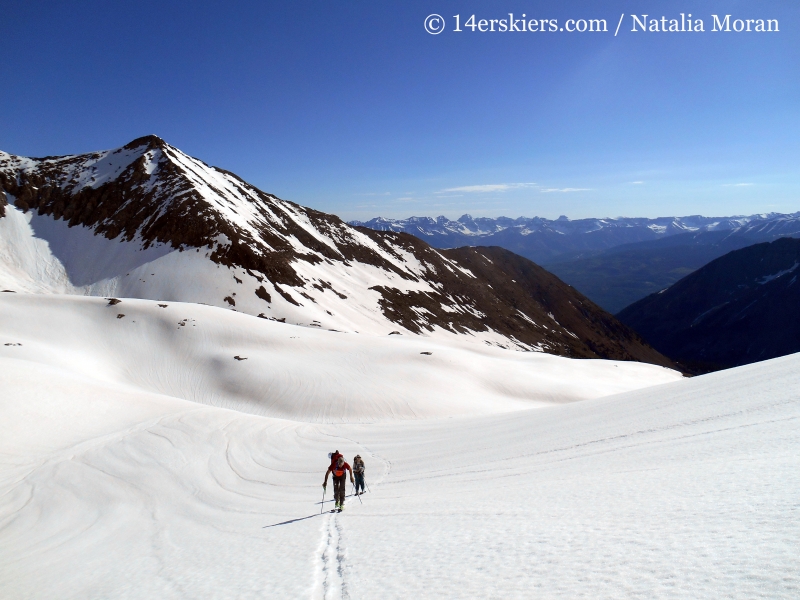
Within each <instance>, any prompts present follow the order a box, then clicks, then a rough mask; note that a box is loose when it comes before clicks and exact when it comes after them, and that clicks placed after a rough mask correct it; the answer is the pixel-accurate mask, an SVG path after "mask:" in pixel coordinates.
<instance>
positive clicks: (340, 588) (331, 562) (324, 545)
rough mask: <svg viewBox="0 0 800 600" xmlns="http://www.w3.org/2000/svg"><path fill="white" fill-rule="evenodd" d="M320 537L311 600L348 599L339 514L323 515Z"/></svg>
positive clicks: (344, 555) (344, 552)
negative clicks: (314, 583)
mask: <svg viewBox="0 0 800 600" xmlns="http://www.w3.org/2000/svg"><path fill="white" fill-rule="evenodd" d="M321 534H322V535H321V539H320V544H319V548H318V549H317V569H316V573H315V580H316V585H315V587H314V590H313V592H312V594H311V598H312V600H349V599H350V594H349V593H348V590H347V578H346V576H345V573H346V571H347V561H346V549H345V545H344V541H343V537H344V536H343V530H342V524H341V515H340V514H339V513H331V514H328V515H326V516H325V520H324V522H323V524H322V527H321Z"/></svg>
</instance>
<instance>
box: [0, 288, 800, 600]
mask: <svg viewBox="0 0 800 600" xmlns="http://www.w3.org/2000/svg"><path fill="white" fill-rule="evenodd" d="M167 304H168V306H167V307H166V308H162V307H160V306H158V303H156V302H152V301H146V300H130V299H122V302H121V303H119V304H116V305H114V306H108V305H107V303H106V302H105V301H104V300H102V299H100V298H85V297H65V296H56V295H36V294H9V293H4V294H0V389H2V394H0V423H2V425H0V427H2V429H1V430H0V433H2V435H0V498H2V499H3V500H2V502H0V590H2V591H3V593H2V596H3V598H9V599H18V598H19V599H21V598H43V599H49V598H58V599H71V598H76V599H77V598H326V599H327V598H333V599H339V598H353V599H355V598H409V597H417V598H483V597H486V598H628V597H633V598H692V599H694V598H796V597H798V595H800V573H799V572H798V569H797V551H798V543H800V519H798V518H797V517H798V515H797V512H798V492H800V468H798V467H800V458H798V457H800V427H798V423H800V380H799V379H798V378H797V376H796V373H797V371H798V368H800V355H792V356H788V357H784V358H780V359H775V360H771V361H767V362H763V363H757V364H753V365H748V366H746V367H740V368H737V369H731V370H728V371H723V372H719V373H714V374H711V375H706V376H703V377H696V378H692V379H683V378H681V377H679V376H677V374H675V373H673V372H670V371H668V370H665V369H660V368H658V367H653V366H650V365H641V364H635V363H615V362H610V361H576V360H569V359H563V358H558V357H554V356H548V355H542V354H533V353H509V352H503V351H500V350H495V349H491V348H487V349H482V351H480V352H479V350H478V348H477V347H476V346H475V345H472V344H470V345H457V344H455V343H450V344H446V343H443V342H436V343H435V344H434V343H433V342H432V341H431V340H425V339H421V338H414V339H411V338H408V337H404V336H387V337H386V338H379V337H372V336H356V335H352V334H344V333H334V332H328V331H317V330H314V329H309V328H299V327H295V326H292V325H285V324H279V323H274V322H269V321H265V320H263V319H257V318H255V317H251V316H247V315H242V314H237V313H234V312H231V311H224V310H220V309H217V308H213V307H205V306H192V305H188V304H179V303H167ZM118 314H124V315H125V316H124V317H122V318H117V315H118ZM134 321H135V322H134ZM181 322H182V323H184V325H179V323H181ZM421 351H427V352H432V354H431V355H421V354H419V352H421ZM234 355H236V356H239V357H240V358H247V360H242V361H237V360H235V359H234V358H233V356H234ZM644 386H649V387H644ZM614 392H621V393H614ZM604 394H611V395H604ZM233 409H236V410H233ZM256 413H257V414H256ZM334 449H338V450H340V451H341V452H343V453H344V454H345V456H346V457H347V459H348V461H350V462H352V457H353V456H354V455H355V454H356V453H358V454H361V456H363V457H364V459H365V462H366V465H367V483H368V485H369V488H370V492H369V493H368V494H366V495H365V496H364V497H363V498H362V499H361V500H358V499H356V498H353V497H350V498H348V500H347V507H346V510H345V511H344V512H343V513H341V514H331V513H328V512H325V513H323V514H320V510H321V506H320V500H321V496H322V489H321V485H320V484H321V483H322V478H323V475H324V471H325V469H326V467H327V465H328V459H327V453H328V452H330V451H332V450H334ZM348 489H349V485H348ZM329 499H330V490H329V491H328V496H327V497H326V503H325V505H324V507H323V508H325V509H328V508H329V507H330V503H329V502H328V500H329Z"/></svg>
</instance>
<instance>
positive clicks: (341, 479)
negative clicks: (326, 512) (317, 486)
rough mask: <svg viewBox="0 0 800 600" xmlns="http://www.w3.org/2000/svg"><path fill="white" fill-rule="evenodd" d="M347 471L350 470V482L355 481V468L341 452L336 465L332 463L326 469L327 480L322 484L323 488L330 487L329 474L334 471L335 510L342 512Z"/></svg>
mask: <svg viewBox="0 0 800 600" xmlns="http://www.w3.org/2000/svg"><path fill="white" fill-rule="evenodd" d="M347 471H350V483H351V484H352V483H355V480H354V479H353V469H351V468H350V465H348V464H347V463H346V462H344V456H342V455H341V454H339V457H338V458H337V459H336V465H331V466H330V467H328V470H327V471H325V481H324V482H323V484H322V487H323V488H326V487H328V475H330V474H331V473H333V499H334V500H335V502H336V505H335V507H334V510H336V511H338V512H342V511H343V510H344V488H345V485H346V483H347Z"/></svg>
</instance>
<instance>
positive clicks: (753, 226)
mask: <svg viewBox="0 0 800 600" xmlns="http://www.w3.org/2000/svg"><path fill="white" fill-rule="evenodd" d="M352 223H353V224H356V225H361V226H365V227H370V228H372V229H376V230H380V231H403V232H406V233H411V234H412V235H416V236H417V237H420V238H421V239H424V240H425V241H427V242H428V243H430V244H431V245H433V246H435V247H438V248H450V247H457V246H470V245H487V246H492V245H496V246H500V247H502V248H506V249H508V250H511V251H512V252H515V253H517V254H520V255H521V256H524V257H526V258H529V259H531V260H533V261H534V262H536V263H538V264H541V265H543V266H545V267H546V268H547V269H548V270H549V271H551V272H552V273H554V274H556V275H557V276H558V277H559V278H561V279H562V280H563V281H565V282H566V283H568V284H570V285H572V286H574V287H575V288H576V289H577V290H579V291H580V292H582V293H583V294H585V295H586V296H588V297H589V298H590V299H591V300H592V301H593V302H595V303H596V304H598V305H599V306H601V307H603V308H604V309H606V310H608V311H610V312H617V311H619V310H621V309H622V308H624V307H625V306H627V305H629V304H631V303H633V302H635V301H636V300H639V299H641V298H643V297H644V296H646V295H648V294H650V293H653V292H655V291H659V290H661V289H664V288H666V287H668V286H669V285H671V284H673V283H675V282H676V281H678V280H679V279H680V278H681V277H683V276H685V275H687V274H688V273H691V272H692V271H694V270H695V269H697V268H699V267H701V266H703V265H704V264H706V263H708V262H709V261H711V260H713V259H715V258H717V257H719V256H722V255H723V254H725V253H726V252H730V251H731V250H735V249H738V248H743V247H745V246H748V245H751V244H754V243H758V242H764V241H772V240H774V239H777V238H779V237H786V236H800V212H798V213H794V214H778V213H770V214H759V215H750V216H737V217H703V216H697V215H695V216H689V217H661V218H657V219H644V218H622V217H621V218H617V219H579V220H575V221H572V220H570V219H567V218H566V217H560V218H559V219H556V220H549V219H543V218H539V217H534V218H522V217H521V218H519V219H509V218H506V217H500V218H497V219H489V218H479V219H474V218H472V217H471V216H469V215H464V216H462V217H461V218H460V219H458V220H457V221H450V220H448V219H446V218H445V217H438V218H436V219H432V218H428V217H412V218H410V219H403V220H393V219H382V218H376V219H372V220H370V221H366V222H360V221H353V222H352Z"/></svg>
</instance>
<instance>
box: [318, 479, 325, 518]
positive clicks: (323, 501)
mask: <svg viewBox="0 0 800 600" xmlns="http://www.w3.org/2000/svg"><path fill="white" fill-rule="evenodd" d="M324 507H325V486H324V485H323V486H322V504H320V505H319V514H322V509H323V508H324Z"/></svg>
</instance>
